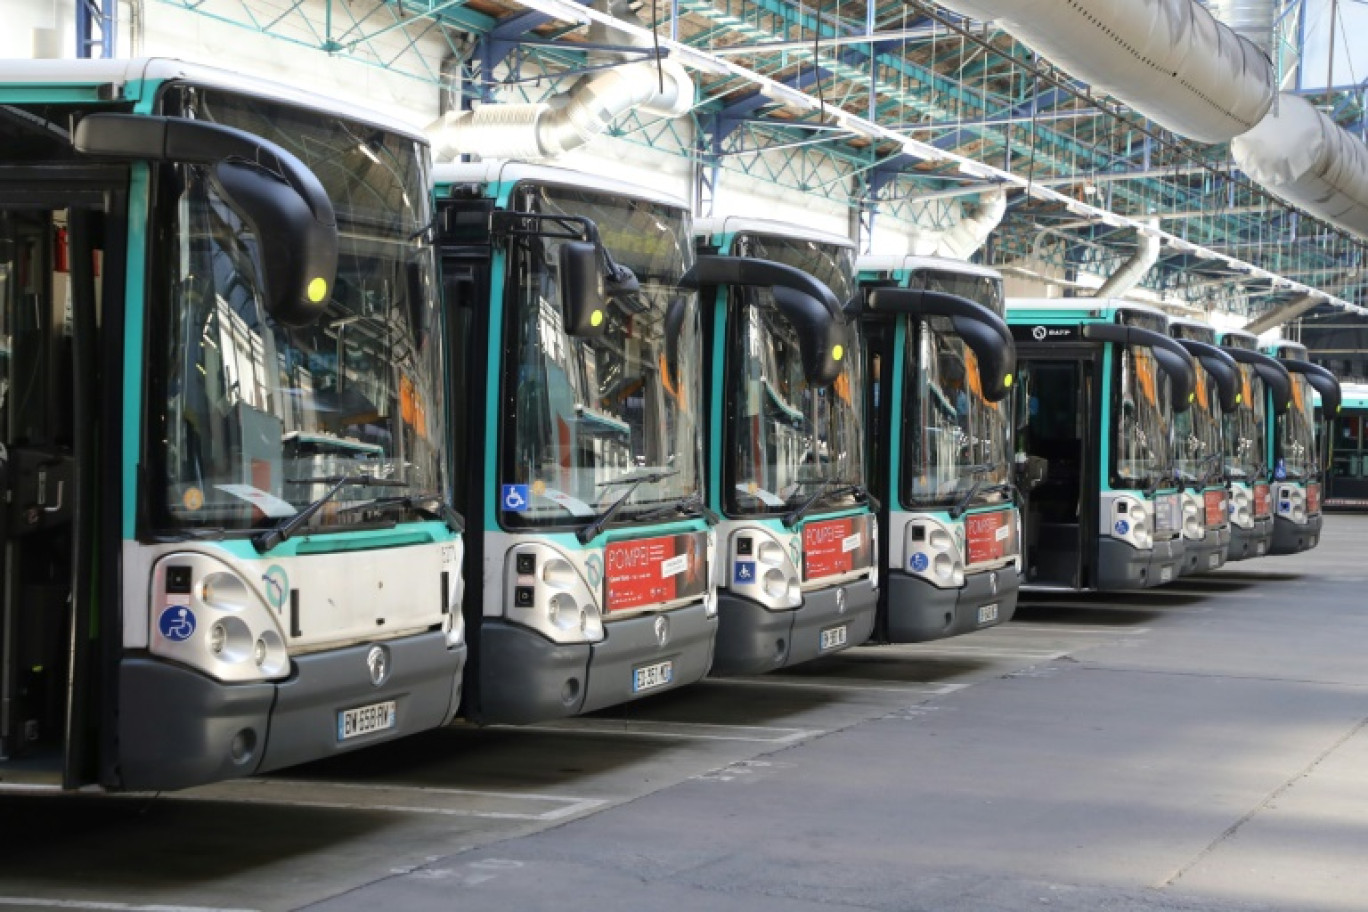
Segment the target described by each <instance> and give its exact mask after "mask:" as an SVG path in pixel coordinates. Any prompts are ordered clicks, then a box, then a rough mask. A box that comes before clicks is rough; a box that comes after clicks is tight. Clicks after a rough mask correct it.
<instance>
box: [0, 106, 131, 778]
mask: <svg viewBox="0 0 1368 912" xmlns="http://www.w3.org/2000/svg"><path fill="white" fill-rule="evenodd" d="M0 137H3V131H0ZM103 170H107V169H100V168H89V167H87V168H80V169H76V168H72V169H54V171H55V172H56V176H57V177H58V178H59V180H60V187H58V186H57V184H58V183H59V180H52V181H48V180H43V179H35V177H34V174H33V172H32V171H31V170H29V171H26V172H25V173H23V174H22V175H20V174H19V173H18V172H19V171H20V169H18V168H13V167H0V486H3V491H4V493H5V495H6V497H5V499H6V503H4V504H0V542H3V547H4V559H3V562H2V563H0V598H2V599H3V602H0V781H4V782H6V783H16V782H17V783H26V784H34V785H52V786H57V785H61V786H63V787H66V788H74V787H77V786H80V785H84V784H87V783H89V782H93V781H96V780H97V779H98V777H99V771H98V770H97V769H96V768H95V764H96V760H95V756H96V752H97V751H98V749H99V744H98V743H97V740H96V739H97V737H98V733H99V732H100V731H101V730H105V731H108V730H109V726H105V727H104V728H103V729H101V727H100V726H99V725H98V722H99V719H100V707H98V706H92V705H91V701H90V695H91V694H92V693H93V692H95V691H96V690H99V691H103V692H108V690H109V689H108V688H103V687H99V686H98V682H97V681H96V680H95V677H96V672H95V669H96V667H97V664H98V661H99V656H100V654H101V651H100V649H99V648H98V646H97V639H96V638H97V637H98V636H99V633H100V631H101V630H102V629H103V630H106V631H108V632H109V633H110V635H111V636H118V634H119V632H120V631H119V630H118V624H117V620H110V619H106V620H105V622H104V623H103V624H101V622H100V619H99V618H98V617H97V614H96V612H97V609H98V606H99V604H100V603H101V602H102V601H107V600H102V599H98V598H96V595H95V591H94V589H93V586H94V585H95V584H96V583H97V582H98V581H99V580H100V578H101V577H102V576H103V577H104V579H105V580H110V579H112V578H113V574H112V573H111V572H110V568H109V567H105V568H103V569H101V570H99V571H98V573H97V567H96V562H97V561H100V560H108V559H111V558H112V557H113V554H112V552H111V553H107V554H105V555H100V554H98V553H97V552H96V550H95V549H96V545H97V543H98V542H99V541H105V540H109V539H108V538H106V537H105V536H103V535H100V534H99V533H98V530H97V528H96V522H97V520H98V519H99V514H98V513H97V511H96V509H95V505H96V496H97V491H99V490H101V489H103V490H105V491H107V492H112V491H114V490H115V489H116V485H117V482H118V474H117V468H114V469H111V470H109V474H108V475H107V476H106V477H104V478H97V477H96V475H95V472H94V471H93V470H94V468H95V467H96V466H97V465H102V464H110V465H114V466H116V467H117V462H116V461H115V460H113V459H111V458H109V457H108V456H106V457H105V458H104V459H99V458H97V454H98V453H99V452H100V451H101V450H104V449H106V448H105V447H103V446H102V445H101V443H100V441H99V439H98V437H99V436H100V433H99V428H98V425H99V423H100V421H101V420H103V421H105V422H108V421H109V420H110V415H108V414H105V413H106V411H107V412H109V413H111V414H116V413H117V409H118V405H117V398H114V397H116V394H115V393H112V392H111V393H108V394H107V395H110V396H111V398H114V401H113V402H112V403H105V402H96V396H97V395H98V393H97V390H99V388H100V386H99V384H98V383H97V372H98V370H99V365H98V363H97V357H98V355H97V347H96V333H97V332H98V331H99V323H100V302H101V299H102V298H103V297H105V295H104V294H102V288H101V283H102V282H103V283H107V284H108V285H109V287H110V288H111V289H112V288H115V287H116V286H115V284H114V282H115V278H116V276H115V274H116V273H120V272H121V270H120V269H119V263H120V262H121V260H122V257H121V255H120V256H113V255H111V256H106V255H105V254H106V251H109V252H110V253H111V254H112V253H113V249H112V247H111V245H112V244H113V243H114V242H115V240H116V239H115V237H114V235H115V234H117V232H116V231H115V230H114V229H113V227H112V226H113V225H117V224H118V220H117V219H108V220H107V218H106V211H105V210H106V206H110V207H114V208H118V209H119V210H120V211H121V210H122V194H121V192H118V191H116V187H118V186H119V184H116V183H114V182H113V181H112V180H111V175H109V174H102V173H101V172H102V171H103ZM6 172H9V173H8V174H7V173H6ZM114 504H115V506H117V500H115V501H114ZM104 512H106V513H110V512H113V511H111V510H108V509H107V508H105V509H104ZM114 536H115V537H117V533H114ZM114 645H115V646H117V643H116V644H114Z"/></svg>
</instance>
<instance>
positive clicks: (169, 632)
mask: <svg viewBox="0 0 1368 912" xmlns="http://www.w3.org/2000/svg"><path fill="white" fill-rule="evenodd" d="M157 629H158V630H160V631H161V635H162V636H164V637H166V638H167V639H168V640H171V641H172V642H174V643H183V642H185V641H186V640H188V639H190V637H192V636H194V634H195V612H193V611H191V610H190V608H189V606H186V605H172V606H171V607H170V608H167V609H165V610H164V611H162V613H161V616H160V617H159V618H157Z"/></svg>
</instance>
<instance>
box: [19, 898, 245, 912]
mask: <svg viewBox="0 0 1368 912" xmlns="http://www.w3.org/2000/svg"><path fill="white" fill-rule="evenodd" d="M0 906H28V907H30V908H34V907H36V908H42V909H98V910H109V912H257V910H255V909H231V908H226V907H222V906H173V905H163V904H160V903H155V904H149V903H121V902H103V901H101V900H94V899H92V900H84V899H43V898H42V897H38V896H0Z"/></svg>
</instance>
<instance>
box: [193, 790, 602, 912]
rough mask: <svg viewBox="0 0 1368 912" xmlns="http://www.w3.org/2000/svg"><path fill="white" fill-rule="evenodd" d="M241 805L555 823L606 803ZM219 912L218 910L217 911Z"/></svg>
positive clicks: (254, 799) (261, 800) (278, 801)
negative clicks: (539, 806)
mask: <svg viewBox="0 0 1368 912" xmlns="http://www.w3.org/2000/svg"><path fill="white" fill-rule="evenodd" d="M179 797H182V798H183V799H185V800H190V801H222V800H224V799H222V798H218V797H212V798H211V797H208V796H205V797H191V796H188V795H186V796H179ZM232 800H233V801H234V802H237V803H240V804H261V805H275V806H282V807H307V808H320V809H323V810H330V811H390V812H393V813H396V814H429V815H433V816H437V817H477V818H480V819H482V820H528V821H540V822H543V823H545V822H551V821H556V820H560V819H561V818H562V817H569V816H571V815H574V814H578V813H580V812H582V811H591V810H593V809H594V808H597V807H601V806H602V805H604V804H605V803H606V802H604V801H600V800H598V799H585V800H583V801H580V802H577V803H575V804H573V805H569V806H567V807H559V808H553V809H551V810H549V811H545V812H543V813H540V814H519V813H517V812H516V811H476V810H472V809H469V808H440V807H423V806H419V805H411V804H376V803H374V802H369V801H327V800H324V799H315V798H281V797H268V796H265V795H260V796H258V795H248V796H245V797H234V798H233V799H232ZM215 912H217V910H215Z"/></svg>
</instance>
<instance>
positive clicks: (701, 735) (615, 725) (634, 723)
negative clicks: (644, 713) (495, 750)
mask: <svg viewBox="0 0 1368 912" xmlns="http://www.w3.org/2000/svg"><path fill="white" fill-rule="evenodd" d="M518 730H519V731H545V732H558V733H567V734H590V735H635V736H639V737H647V738H679V739H683V740H688V741H748V742H751V743H754V744H789V743H792V742H794V741H803V740H806V739H808V738H812V737H816V736H817V735H821V734H824V733H825V732H824V730H822V729H815V728H778V727H770V726H762V725H718V724H715V723H710V722H657V721H655V720H651V719H622V720H613V719H603V720H588V719H585V720H579V719H575V720H567V721H565V722H548V723H545V724H542V725H519V726H518Z"/></svg>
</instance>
